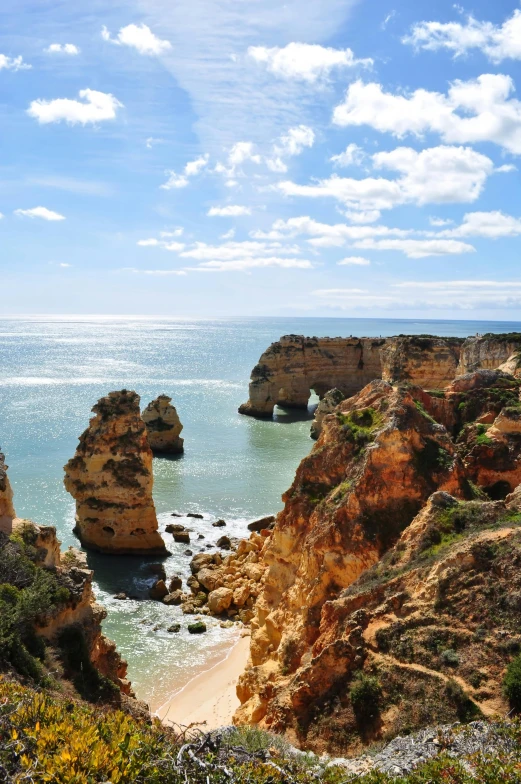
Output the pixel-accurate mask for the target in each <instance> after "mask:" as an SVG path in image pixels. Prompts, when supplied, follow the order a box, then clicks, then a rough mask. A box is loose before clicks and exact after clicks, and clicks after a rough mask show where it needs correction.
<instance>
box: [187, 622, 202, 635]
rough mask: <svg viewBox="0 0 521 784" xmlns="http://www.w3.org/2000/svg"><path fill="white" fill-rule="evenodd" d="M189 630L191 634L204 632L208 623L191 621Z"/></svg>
mask: <svg viewBox="0 0 521 784" xmlns="http://www.w3.org/2000/svg"><path fill="white" fill-rule="evenodd" d="M188 631H189V633H190V634H204V632H205V631H206V624H205V622H204V621H195V623H189V624H188Z"/></svg>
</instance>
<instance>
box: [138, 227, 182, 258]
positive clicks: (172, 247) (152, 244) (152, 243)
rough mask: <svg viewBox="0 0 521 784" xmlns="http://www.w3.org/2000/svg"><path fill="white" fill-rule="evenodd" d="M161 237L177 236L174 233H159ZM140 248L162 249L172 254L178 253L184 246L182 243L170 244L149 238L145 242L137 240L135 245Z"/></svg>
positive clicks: (163, 240)
mask: <svg viewBox="0 0 521 784" xmlns="http://www.w3.org/2000/svg"><path fill="white" fill-rule="evenodd" d="M161 236H162V237H171V236H172V237H173V236H179V235H177V234H175V233H173V234H172V233H170V232H161ZM137 244H138V245H139V246H140V247H141V248H163V249H164V250H169V251H172V252H173V253H180V252H181V251H182V250H184V248H185V247H186V245H185V244H184V243H183V242H171V241H166V240H165V239H162V240H158V239H156V238H155V237H151V238H150V239H147V240H138V243H137Z"/></svg>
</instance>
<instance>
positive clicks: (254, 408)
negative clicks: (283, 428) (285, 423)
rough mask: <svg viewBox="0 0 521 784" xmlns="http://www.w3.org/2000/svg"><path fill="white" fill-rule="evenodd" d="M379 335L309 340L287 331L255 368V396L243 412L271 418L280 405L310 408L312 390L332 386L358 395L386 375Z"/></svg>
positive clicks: (322, 392)
mask: <svg viewBox="0 0 521 784" xmlns="http://www.w3.org/2000/svg"><path fill="white" fill-rule="evenodd" d="M384 343H385V341H384V340H377V339H374V338H363V339H359V338H305V337H303V336H302V335H286V336H285V337H282V338H281V339H280V340H278V341H277V342H276V343H272V345H271V346H270V347H269V348H268V349H267V351H265V352H264V354H263V355H262V356H261V358H260V359H259V363H258V364H257V365H256V366H255V367H254V369H253V370H252V374H251V382H250V399H249V400H248V402H247V403H245V404H244V405H242V406H241V407H240V409H239V411H240V413H241V414H249V415H251V416H271V414H272V412H273V408H274V406H275V405H277V404H278V405H281V406H286V407H293V408H305V407H306V406H307V404H308V400H309V396H310V391H311V390H314V391H315V392H316V394H317V395H319V396H320V397H323V396H324V395H325V393H326V392H328V391H329V390H330V389H333V388H335V387H336V388H337V389H339V390H340V391H341V392H342V394H343V395H344V396H349V395H353V394H354V393H355V392H358V391H359V390H360V389H362V387H364V386H365V385H366V384H367V383H369V382H370V381H373V380H374V379H377V378H381V375H382V369H381V362H380V348H381V346H382V345H384Z"/></svg>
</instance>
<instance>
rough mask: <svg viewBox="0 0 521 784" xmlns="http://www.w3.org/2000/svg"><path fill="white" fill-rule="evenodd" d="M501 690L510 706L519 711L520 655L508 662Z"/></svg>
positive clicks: (520, 701) (520, 695) (520, 707)
mask: <svg viewBox="0 0 521 784" xmlns="http://www.w3.org/2000/svg"><path fill="white" fill-rule="evenodd" d="M503 691H504V694H505V697H506V698H507V699H508V700H509V701H510V705H511V706H512V708H513V709H514V710H515V711H516V712H519V711H521V655H519V656H516V658H515V659H514V660H513V661H511V662H510V664H509V665H508V668H507V671H506V675H505V677H504V679H503Z"/></svg>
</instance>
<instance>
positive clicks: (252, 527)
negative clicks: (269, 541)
mask: <svg viewBox="0 0 521 784" xmlns="http://www.w3.org/2000/svg"><path fill="white" fill-rule="evenodd" d="M274 525H275V515H268V516H267V517H261V518H260V520H254V521H253V522H252V523H248V531H256V532H257V533H260V532H261V531H263V530H265V529H268V530H270V529H271V528H273V526H274Z"/></svg>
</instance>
